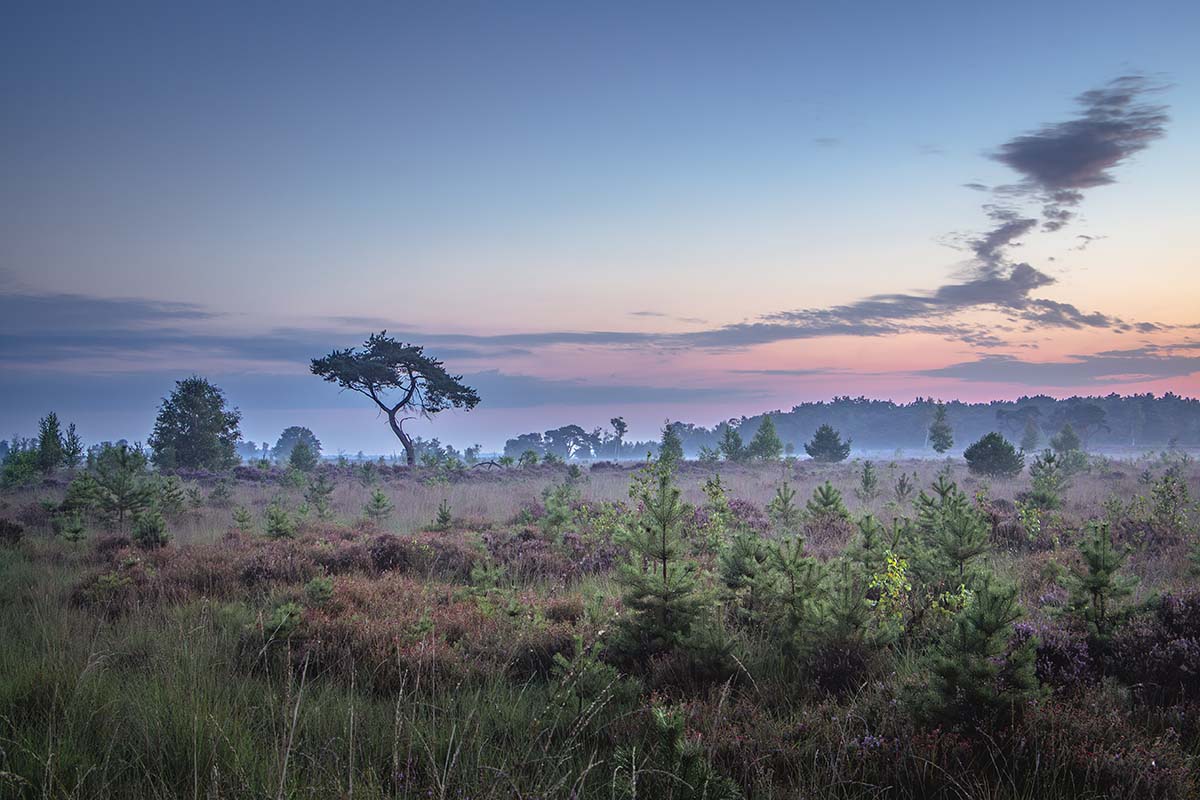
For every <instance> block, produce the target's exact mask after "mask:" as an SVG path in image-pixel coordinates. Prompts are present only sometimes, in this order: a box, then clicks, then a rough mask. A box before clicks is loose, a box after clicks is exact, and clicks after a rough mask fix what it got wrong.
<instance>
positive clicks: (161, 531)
mask: <svg viewBox="0 0 1200 800" xmlns="http://www.w3.org/2000/svg"><path fill="white" fill-rule="evenodd" d="M169 539H170V535H169V534H168V533H167V521H166V520H165V519H163V515H162V512H160V511H159V510H158V509H156V508H151V509H148V510H146V511H143V512H142V513H140V514H138V515H137V517H135V518H134V520H133V540H134V541H135V542H137V543H138V545H139V546H141V547H144V548H146V549H148V550H149V549H153V548H155V547H162V546H164V545H165V544H166V543H167V541H168V540H169Z"/></svg>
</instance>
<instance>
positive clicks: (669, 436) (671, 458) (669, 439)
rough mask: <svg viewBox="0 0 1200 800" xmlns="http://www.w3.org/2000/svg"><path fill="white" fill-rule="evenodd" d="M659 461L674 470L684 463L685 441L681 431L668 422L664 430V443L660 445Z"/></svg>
mask: <svg viewBox="0 0 1200 800" xmlns="http://www.w3.org/2000/svg"><path fill="white" fill-rule="evenodd" d="M658 460H659V461H661V462H662V463H663V464H666V465H667V466H669V467H670V468H671V469H674V468H675V466H676V465H677V464H679V462H681V461H683V439H681V438H680V437H679V430H678V429H677V428H676V427H675V426H674V425H672V424H671V421H670V420H667V422H666V424H665V425H664V426H663V429H662V441H661V442H660V443H659V445H658Z"/></svg>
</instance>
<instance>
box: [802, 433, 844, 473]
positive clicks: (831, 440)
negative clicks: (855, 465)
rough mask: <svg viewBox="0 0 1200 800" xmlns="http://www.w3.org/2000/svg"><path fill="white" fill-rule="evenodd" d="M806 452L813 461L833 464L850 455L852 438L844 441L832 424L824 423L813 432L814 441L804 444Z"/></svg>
mask: <svg viewBox="0 0 1200 800" xmlns="http://www.w3.org/2000/svg"><path fill="white" fill-rule="evenodd" d="M804 452H806V453H808V455H809V457H810V458H812V460H813V461H819V462H823V463H827V464H833V463H836V462H838V461H845V460H846V458H847V456H849V455H850V440H849V439H847V440H846V441H845V442H844V443H843V442H842V436H841V434H840V433H838V432H837V431H836V430H834V429H833V426H831V425H822V426H821V427H819V428H817V430H816V432H815V433H814V434H813V438H812V441H810V442H809V443H808V444H806V445H804Z"/></svg>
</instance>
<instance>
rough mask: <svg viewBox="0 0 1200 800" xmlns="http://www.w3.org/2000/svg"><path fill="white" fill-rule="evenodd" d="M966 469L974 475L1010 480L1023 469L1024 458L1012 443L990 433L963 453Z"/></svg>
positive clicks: (996, 434)
mask: <svg viewBox="0 0 1200 800" xmlns="http://www.w3.org/2000/svg"><path fill="white" fill-rule="evenodd" d="M963 458H965V459H966V461H967V468H968V469H969V470H971V472H973V473H975V474H976V475H989V476H992V477H1003V478H1010V477H1012V476H1014V475H1018V474H1020V472H1021V470H1022V469H1024V468H1025V457H1024V456H1023V455H1021V454H1020V453H1018V452H1017V448H1015V447H1013V444H1012V442H1010V441H1008V440H1007V439H1005V438H1004V437H1003V436H1001V435H1000V434H998V433H995V432H992V433H989V434H987V435H985V436H984V437H983V438H982V439H980V440H979V441H977V442H975V443H974V444H973V445H971V446H970V447H968V448H967V449H966V450H964V451H963Z"/></svg>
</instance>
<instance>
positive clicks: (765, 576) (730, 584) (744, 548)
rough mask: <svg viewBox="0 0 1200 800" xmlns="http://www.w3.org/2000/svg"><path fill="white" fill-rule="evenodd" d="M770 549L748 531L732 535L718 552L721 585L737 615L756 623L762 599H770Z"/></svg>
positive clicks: (761, 606)
mask: <svg viewBox="0 0 1200 800" xmlns="http://www.w3.org/2000/svg"><path fill="white" fill-rule="evenodd" d="M769 558H770V548H769V547H768V545H767V543H766V542H764V541H763V540H762V539H761V538H760V537H759V536H758V534H756V533H754V532H753V531H749V530H742V531H738V532H737V533H735V534H733V536H731V537H730V538H729V540H728V542H727V543H726V545H725V546H724V547H723V548H722V549H721V552H720V556H719V559H718V570H719V574H720V577H721V582H722V583H723V584H724V585H725V588H726V589H728V590H729V592H730V598H731V599H732V600H733V601H734V602H735V603H736V604H737V608H738V611H739V615H740V616H742V617H743V618H744V619H746V620H750V621H757V620H758V619H759V618H760V617H761V615H762V613H763V606H764V604H765V602H766V598H768V597H770V596H771V584H772V577H773V573H772V570H771V566H770V564H769V563H768V559H769Z"/></svg>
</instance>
